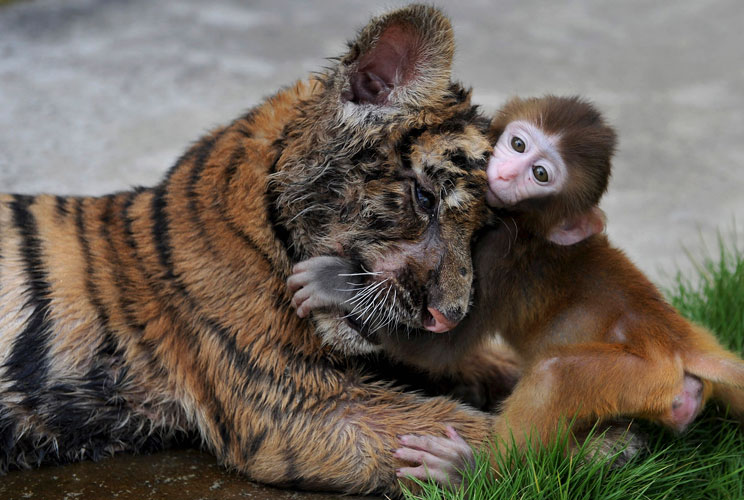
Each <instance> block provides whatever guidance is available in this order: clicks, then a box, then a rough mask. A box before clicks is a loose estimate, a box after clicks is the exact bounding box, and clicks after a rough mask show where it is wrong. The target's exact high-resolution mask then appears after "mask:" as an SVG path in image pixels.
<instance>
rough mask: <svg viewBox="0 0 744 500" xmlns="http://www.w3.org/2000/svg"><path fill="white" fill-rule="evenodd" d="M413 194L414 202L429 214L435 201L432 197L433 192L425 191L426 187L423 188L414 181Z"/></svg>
mask: <svg viewBox="0 0 744 500" xmlns="http://www.w3.org/2000/svg"><path fill="white" fill-rule="evenodd" d="M415 195H416V203H418V205H419V206H420V207H421V208H422V209H423V210H424V211H425V212H426V213H428V214H431V213H432V212H433V211H434V206H435V205H436V203H437V199H436V198H435V197H434V194H432V193H431V192H429V191H427V190H426V189H423V188H422V187H421V186H419V185H418V183H416V187H415Z"/></svg>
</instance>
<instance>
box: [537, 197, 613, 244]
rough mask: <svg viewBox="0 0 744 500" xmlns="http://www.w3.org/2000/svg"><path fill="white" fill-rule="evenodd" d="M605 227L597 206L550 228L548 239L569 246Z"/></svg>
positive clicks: (602, 213)
mask: <svg viewBox="0 0 744 500" xmlns="http://www.w3.org/2000/svg"><path fill="white" fill-rule="evenodd" d="M604 228H605V214H604V212H603V211H602V210H601V209H600V208H599V207H596V206H595V207H592V208H591V209H590V210H589V211H588V212H585V213H583V214H579V215H577V216H575V217H572V218H569V219H566V220H564V221H563V222H561V223H559V224H557V225H556V226H555V227H553V228H551V229H550V231H549V232H548V240H550V241H552V242H553V243H555V244H556V245H562V246H570V245H574V244H576V243H578V242H580V241H583V240H585V239H587V238H588V237H589V236H592V235H595V234H597V233H601V232H602V231H604Z"/></svg>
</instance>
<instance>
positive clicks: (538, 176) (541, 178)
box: [532, 165, 549, 184]
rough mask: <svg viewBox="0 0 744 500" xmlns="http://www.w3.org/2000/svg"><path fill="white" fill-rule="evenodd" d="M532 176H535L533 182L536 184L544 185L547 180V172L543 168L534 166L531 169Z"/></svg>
mask: <svg viewBox="0 0 744 500" xmlns="http://www.w3.org/2000/svg"><path fill="white" fill-rule="evenodd" d="M532 175H534V176H535V180H536V181H537V182H541V183H543V184H544V183H546V182H548V180H549V176H548V171H547V170H546V169H545V167H543V166H540V165H535V166H533V167H532Z"/></svg>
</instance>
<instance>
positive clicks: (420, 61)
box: [341, 5, 454, 106]
mask: <svg viewBox="0 0 744 500" xmlns="http://www.w3.org/2000/svg"><path fill="white" fill-rule="evenodd" d="M453 54H454V35H453V33H452V26H451V25H450V22H449V20H448V19H447V18H446V17H445V16H444V14H442V13H441V12H440V11H439V10H437V9H435V8H433V7H429V6H425V5H411V6H408V7H405V8H403V9H400V10H396V11H393V12H390V13H389V14H387V15H384V16H381V17H379V18H375V19H372V20H371V21H370V22H369V24H368V25H367V26H366V27H365V28H364V29H363V30H362V31H361V32H360V33H359V36H358V37H357V40H356V41H355V42H354V43H352V44H351V50H350V52H349V53H348V54H347V55H346V56H345V57H344V58H343V59H342V64H343V65H345V66H347V67H348V68H349V72H348V73H347V83H346V85H345V89H344V91H343V92H342V94H341V97H342V99H343V100H345V101H350V102H353V103H355V104H374V105H378V106H384V105H396V104H407V105H412V106H421V105H424V104H426V102H430V101H431V99H432V98H436V97H437V96H439V95H441V94H443V92H444V91H445V90H446V89H447V88H448V87H449V80H450V72H451V66H452V56H453Z"/></svg>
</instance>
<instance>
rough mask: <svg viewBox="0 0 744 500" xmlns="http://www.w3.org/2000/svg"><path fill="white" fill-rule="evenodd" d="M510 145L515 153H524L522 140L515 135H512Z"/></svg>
mask: <svg viewBox="0 0 744 500" xmlns="http://www.w3.org/2000/svg"><path fill="white" fill-rule="evenodd" d="M511 147H512V148H514V151H516V152H517V153H524V141H523V140H522V139H520V138H519V137H517V136H514V137H512V140H511Z"/></svg>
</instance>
